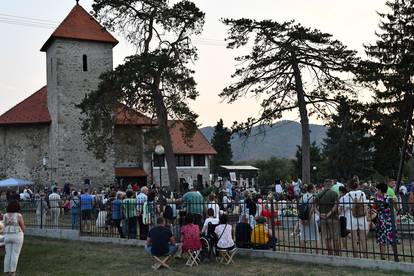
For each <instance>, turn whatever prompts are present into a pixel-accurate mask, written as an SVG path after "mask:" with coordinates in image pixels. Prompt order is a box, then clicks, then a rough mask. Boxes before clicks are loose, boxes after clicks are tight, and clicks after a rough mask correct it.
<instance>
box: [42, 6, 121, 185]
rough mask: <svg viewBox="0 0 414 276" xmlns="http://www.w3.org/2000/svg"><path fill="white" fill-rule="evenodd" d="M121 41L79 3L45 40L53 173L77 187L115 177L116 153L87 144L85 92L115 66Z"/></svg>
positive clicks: (50, 158) (109, 181)
mask: <svg viewBox="0 0 414 276" xmlns="http://www.w3.org/2000/svg"><path fill="white" fill-rule="evenodd" d="M117 43H118V41H117V40H116V39H115V38H114V37H113V36H112V35H111V34H109V33H108V32H107V31H106V30H105V29H104V28H103V27H102V26H101V25H100V24H99V23H98V22H97V21H96V20H95V19H94V18H93V17H91V16H90V15H89V14H88V13H87V12H86V11H85V10H84V9H83V8H82V7H81V6H80V5H79V4H76V6H75V7H74V8H73V9H72V10H71V12H70V13H69V14H68V16H67V17H66V18H65V19H64V20H63V22H62V23H61V24H60V25H59V26H58V28H57V29H56V30H55V31H54V32H53V34H52V35H51V36H50V38H49V39H48V40H47V41H46V43H45V44H44V45H43V47H42V49H41V51H43V52H46V64H47V66H46V68H47V107H48V110H49V114H50V119H51V124H50V130H49V131H50V135H49V153H50V154H49V156H48V159H49V167H50V170H49V171H50V172H49V173H50V174H51V175H50V178H51V179H53V180H54V181H56V182H57V183H59V184H63V182H70V183H73V184H75V185H77V186H79V185H80V184H83V183H87V182H92V184H93V185H101V184H108V183H112V182H113V181H114V178H115V175H114V168H113V165H114V158H113V156H110V157H108V158H107V161H106V162H105V163H103V162H101V161H99V160H96V159H95V158H94V156H93V155H92V153H91V152H89V151H88V150H87V149H86V145H85V143H84V142H83V139H82V133H81V128H80V116H81V114H80V110H79V109H78V108H77V107H76V105H77V104H79V103H80V102H81V101H82V100H83V98H84V96H85V95H86V94H87V93H89V92H91V91H94V90H96V89H97V88H98V84H99V76H100V75H101V74H102V73H104V72H107V71H109V70H112V68H113V64H112V63H113V62H112V48H113V47H114V46H115V45H116V44H117Z"/></svg>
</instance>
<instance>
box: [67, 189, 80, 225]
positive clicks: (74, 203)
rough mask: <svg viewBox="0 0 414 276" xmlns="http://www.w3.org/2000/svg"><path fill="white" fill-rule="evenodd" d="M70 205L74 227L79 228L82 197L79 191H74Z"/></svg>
mask: <svg viewBox="0 0 414 276" xmlns="http://www.w3.org/2000/svg"><path fill="white" fill-rule="evenodd" d="M69 206H70V213H71V216H72V229H73V230H74V229H79V214H80V199H79V196H78V192H77V191H74V192H73V196H72V198H71V200H70V202H69Z"/></svg>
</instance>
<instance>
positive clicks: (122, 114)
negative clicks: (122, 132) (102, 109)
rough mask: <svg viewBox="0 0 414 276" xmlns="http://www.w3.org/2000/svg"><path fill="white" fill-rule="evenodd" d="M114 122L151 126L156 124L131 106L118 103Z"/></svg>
mask: <svg viewBox="0 0 414 276" xmlns="http://www.w3.org/2000/svg"><path fill="white" fill-rule="evenodd" d="M116 124H117V125H140V126H152V125H156V122H155V121H154V120H151V118H149V117H147V116H145V115H143V114H142V113H140V112H138V111H136V110H134V109H132V108H129V107H127V106H125V105H123V104H119V106H118V108H117V113H116Z"/></svg>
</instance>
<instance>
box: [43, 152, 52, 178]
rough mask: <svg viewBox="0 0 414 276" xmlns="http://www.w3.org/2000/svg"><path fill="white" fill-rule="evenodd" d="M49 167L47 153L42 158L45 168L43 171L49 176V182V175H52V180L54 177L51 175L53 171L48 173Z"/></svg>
mask: <svg viewBox="0 0 414 276" xmlns="http://www.w3.org/2000/svg"><path fill="white" fill-rule="evenodd" d="M48 165H49V156H48V155H47V153H45V154H44V155H43V157H42V166H43V169H44V170H45V171H46V173H47V175H46V178H47V181H51V179H49V174H50V178H52V175H51V174H52V172H51V171H50V172H47V167H48Z"/></svg>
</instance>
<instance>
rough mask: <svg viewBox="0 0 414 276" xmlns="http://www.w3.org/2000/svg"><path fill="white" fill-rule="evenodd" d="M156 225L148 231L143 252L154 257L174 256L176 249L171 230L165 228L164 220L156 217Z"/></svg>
mask: <svg viewBox="0 0 414 276" xmlns="http://www.w3.org/2000/svg"><path fill="white" fill-rule="evenodd" d="M157 225H158V226H156V227H154V228H152V229H151V230H150V231H149V234H148V238H147V245H146V246H145V249H144V250H145V252H146V253H148V254H149V255H154V256H165V255H174V254H175V253H176V252H177V249H178V247H177V245H176V244H175V238H174V236H173V234H172V233H171V230H170V229H169V228H167V227H166V226H165V219H164V218H163V217H158V218H157Z"/></svg>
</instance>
